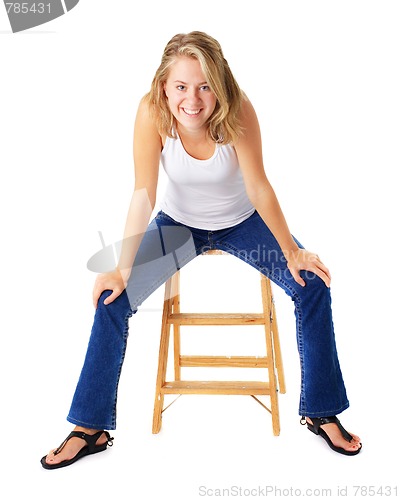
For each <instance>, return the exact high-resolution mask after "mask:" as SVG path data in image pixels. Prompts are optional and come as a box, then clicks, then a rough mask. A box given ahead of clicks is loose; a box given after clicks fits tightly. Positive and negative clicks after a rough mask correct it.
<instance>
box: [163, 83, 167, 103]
mask: <svg viewBox="0 0 401 500" xmlns="http://www.w3.org/2000/svg"><path fill="white" fill-rule="evenodd" d="M163 90H164V95H165V96H166V97H167V99H168V95H167V91H166V82H164V83H163Z"/></svg>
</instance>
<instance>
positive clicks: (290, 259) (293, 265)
mask: <svg viewBox="0 0 401 500" xmlns="http://www.w3.org/2000/svg"><path fill="white" fill-rule="evenodd" d="M285 257H286V259H287V267H288V269H289V270H290V273H291V274H292V276H293V278H294V280H295V281H296V282H297V283H298V284H299V285H301V286H305V281H304V280H303V279H302V278H301V276H300V274H299V272H300V271H309V272H312V273H314V274H316V276H319V278H321V279H322V280H323V281H324V283H325V285H326V286H327V287H329V286H330V282H331V275H330V271H329V270H328V268H327V267H326V266H325V265H324V264H323V262H322V261H321V260H320V259H319V256H318V255H317V254H315V253H312V252H308V250H305V249H303V248H298V250H294V251H291V252H288V253H286V254H285Z"/></svg>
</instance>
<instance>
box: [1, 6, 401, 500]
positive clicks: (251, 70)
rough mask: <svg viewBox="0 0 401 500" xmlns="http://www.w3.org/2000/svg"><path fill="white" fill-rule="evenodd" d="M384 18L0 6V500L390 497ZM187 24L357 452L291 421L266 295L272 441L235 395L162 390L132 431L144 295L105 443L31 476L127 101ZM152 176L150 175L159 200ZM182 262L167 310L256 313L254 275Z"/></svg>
mask: <svg viewBox="0 0 401 500" xmlns="http://www.w3.org/2000/svg"><path fill="white" fill-rule="evenodd" d="M400 22H401V6H400V3H399V2H398V1H389V0H381V1H379V0H377V1H369V0H364V1H356V0H347V1H343V0H337V1H335V2H334V1H325V0H319V1H317V0H316V1H310V0H305V1H303V0H300V1H289V0H285V1H280V2H279V1H255V0H250V1H248V2H244V1H241V2H239V1H236V0H219V1H214V0H203V1H202V2H188V1H187V2H162V1H160V0H154V1H152V2H141V3H139V2H132V1H129V0H125V1H123V0H113V1H105V0H96V1H84V0H82V1H81V2H80V3H79V4H78V5H77V7H75V8H74V9H73V10H72V11H71V12H69V13H68V14H67V15H65V16H63V17H61V18H59V19H56V20H54V21H52V22H51V23H48V24H45V25H42V26H39V27H37V28H33V29H31V30H29V31H26V32H21V33H18V34H13V33H12V32H11V30H10V27H9V23H8V19H7V16H6V12H5V10H4V9H3V8H2V7H1V8H0V57H1V79H0V127H1V129H0V134H1V135H0V138H1V139H0V140H1V148H0V161H1V184H0V204H1V207H0V209H1V238H2V244H1V262H2V271H1V275H0V276H1V285H2V286H1V315H0V318H1V352H2V362H1V365H0V366H1V368H0V369H1V378H0V380H1V396H2V411H1V413H0V415H1V417H0V419H1V420H0V425H1V429H2V438H1V442H2V451H1V459H0V460H1V464H2V465H1V473H2V477H3V479H2V486H3V487H4V488H5V489H7V491H8V493H7V498H10V499H11V498H18V499H20V498H23V496H26V495H29V494H38V495H46V497H48V496H50V495H51V496H55V497H56V498H60V499H66V498H74V497H73V495H74V492H75V491H76V490H77V489H79V490H80V493H79V495H78V496H77V498H84V497H85V496H87V495H90V496H91V497H92V496H93V497H97V498H99V499H103V498H109V497H111V496H113V497H114V495H116V496H117V495H118V497H119V498H137V497H139V498H141V499H146V500H147V499H151V498H152V499H153V498H175V499H185V500H192V499H196V498H202V497H201V496H200V495H199V493H200V492H201V490H200V489H199V488H200V487H201V486H204V487H206V488H209V489H210V491H209V492H208V493H209V495H208V497H209V498H210V497H211V493H212V491H211V490H220V492H221V495H222V489H223V488H231V487H236V488H238V489H237V490H234V489H233V490H231V492H232V496H234V493H235V491H237V496H239V493H238V491H239V488H240V487H241V488H243V496H246V495H248V496H251V495H252V494H253V493H255V491H251V490H252V488H256V489H257V488H259V487H262V488H264V487H266V486H272V487H277V488H282V489H284V488H291V487H292V488H294V489H295V488H299V489H300V491H302V492H305V489H306V488H311V489H312V490H313V489H317V491H315V496H319V493H320V496H323V493H321V490H319V488H327V489H331V495H332V496H335V495H336V494H337V488H338V487H339V486H340V487H341V488H345V487H348V492H347V493H348V496H350V497H351V496H354V494H355V493H356V490H354V489H353V486H363V485H365V486H366V485H367V486H369V485H373V486H374V487H376V488H377V487H379V486H381V485H389V486H393V487H394V486H396V485H397V482H398V480H397V477H396V475H395V465H394V461H395V460H397V458H395V459H394V458H392V451H393V450H395V452H396V453H397V448H398V447H399V436H398V433H397V427H398V415H399V406H400V405H399V383H398V381H399V350H398V345H399V334H400V326H399V309H400V306H399V294H398V281H399V272H400V264H399V262H400V258H399V235H398V229H399V215H400V203H399V181H398V180H396V179H397V177H396V176H397V173H398V172H397V170H399V168H400V159H401V158H400V157H401V154H400V132H401V130H400V129H401V126H400V116H401V100H400V91H399V89H400V88H401V74H400V47H401V31H400V29H399V26H400ZM195 29H196V30H202V31H206V32H208V33H209V34H211V35H212V36H214V37H216V38H217V39H218V40H219V41H220V43H221V44H222V46H223V50H224V53H225V56H226V58H227V59H228V61H229V63H230V65H231V68H232V70H233V72H234V74H235V75H236V78H237V80H238V81H239V83H240V85H241V87H242V88H243V89H244V90H245V91H246V93H247V94H248V96H249V97H250V99H251V101H252V102H253V104H254V106H255V108H256V110H257V112H258V115H259V119H260V124H261V127H262V135H263V141H264V158H265V168H266V171H267V174H268V177H269V179H270V180H271V182H272V184H273V186H274V187H275V190H276V192H277V194H278V197H279V199H280V201H281V205H282V207H283V210H284V212H285V214H286V217H287V220H288V223H289V225H290V228H291V230H292V232H293V234H295V235H296V236H297V237H298V239H300V240H301V242H302V243H303V244H304V245H305V246H306V247H307V248H309V249H310V250H314V251H317V252H318V253H319V255H320V257H321V258H322V259H323V260H324V262H325V263H326V264H327V265H328V266H329V268H330V270H331V272H332V275H333V281H332V295H333V310H334V321H335V326H336V335H337V343H338V349H339V352H340V359H341V364H342V368H343V373H344V377H345V380H346V385H347V389H348V395H349V398H350V401H351V408H350V409H349V410H347V411H346V412H345V413H344V414H343V415H342V416H341V419H342V422H343V423H344V424H345V426H346V427H347V428H348V429H349V430H351V431H354V432H356V433H358V434H359V435H360V436H361V437H362V438H363V444H364V447H363V451H362V453H361V454H360V455H358V456H357V457H343V456H340V455H338V454H335V453H333V452H332V451H331V450H329V448H328V447H327V446H326V445H325V443H324V441H323V440H322V439H320V438H316V437H315V436H313V435H312V434H311V433H309V432H308V431H307V430H306V429H305V428H303V427H301V426H300V425H299V424H298V420H299V418H298V415H297V411H298V388H299V373H298V372H299V362H298V357H297V352H296V345H295V325H294V318H293V312H292V304H291V301H290V300H289V299H288V297H287V296H286V295H285V294H284V292H282V291H281V290H280V289H277V288H276V287H275V288H274V293H275V297H276V302H277V309H278V320H279V328H280V333H281V340H282V347H283V354H284V365H285V372H286V377H287V385H288V387H287V389H288V391H287V394H286V395H282V396H280V410H281V426H282V430H281V435H280V437H273V435H272V431H271V424H270V416H269V415H268V414H267V413H266V412H265V411H264V410H263V409H262V408H261V407H260V406H259V405H258V404H256V403H255V402H254V401H253V400H252V399H251V398H245V397H236V396H235V397H227V396H222V397H217V396H204V397H203V396H183V397H181V398H180V399H179V400H178V401H177V402H176V403H174V405H173V406H172V407H171V408H170V409H169V410H167V412H166V414H165V416H164V420H163V428H162V431H161V433H160V434H158V435H152V433H151V420H152V411H153V398H154V384H155V377H156V363H157V354H158V337H159V328H160V314H161V303H162V292H161V290H159V291H157V292H156V293H155V294H154V295H153V296H152V297H151V298H150V299H149V300H148V301H147V302H146V303H145V304H144V306H143V311H142V313H139V314H137V315H136V317H134V318H133V319H132V323H131V336H130V342H129V346H128V352H127V357H126V362H125V365H124V370H123V374H122V378H121V384H120V394H119V406H118V429H117V430H116V431H115V432H113V435H114V436H115V446H114V447H113V448H112V449H109V450H108V451H107V453H101V454H99V456H95V457H91V458H88V459H85V461H81V462H78V463H77V464H75V465H74V466H72V467H69V468H67V469H62V470H59V471H54V472H53V471H52V472H50V471H44V470H42V467H41V466H40V464H39V459H40V457H41V456H42V455H43V454H45V452H47V451H48V450H49V449H50V448H52V447H55V446H57V445H58V444H59V443H60V442H61V441H62V439H63V438H64V437H65V435H67V434H68V432H69V431H70V427H71V426H70V425H69V424H68V423H67V422H66V421H65V416H66V413H67V411H68V408H69V404H70V400H71V397H72V393H73V390H74V388H75V384H76V381H77V377H78V374H79V370H80V368H81V365H82V361H83V356H84V354H85V350H86V344H87V339H88V336H89V331H90V327H91V322H92V318H93V309H92V305H91V291H92V285H93V280H94V278H95V275H94V274H93V273H91V272H90V271H88V270H87V268H86V262H87V260H88V259H89V257H90V256H91V255H92V254H93V253H95V252H96V251H98V250H99V249H100V240H99V237H98V231H102V234H103V237H104V239H105V241H106V244H109V243H112V242H113V241H116V240H118V239H120V237H121V235H122V230H123V226H124V222H125V215H126V210H127V207H128V203H129V201H130V196H131V192H132V188H133V180H134V179H133V161H132V132H133V122H134V117H135V112H136V107H137V105H138V101H139V99H140V98H141V97H142V95H143V94H144V93H145V92H147V90H148V88H149V85H150V82H151V79H152V77H153V75H154V72H155V70H156V68H157V66H158V65H159V62H160V57H161V54H162V51H163V48H164V46H165V44H166V43H167V41H168V40H169V39H170V38H171V37H172V36H173V35H174V34H176V33H178V32H188V31H191V30H195ZM164 184H165V179H164V177H162V178H161V181H160V196H161V195H162V190H163V187H164ZM202 259H212V261H213V263H212V261H205V260H202ZM202 259H197V260H196V261H195V262H193V263H191V264H190V266H191V267H190V266H188V270H187V274H185V275H184V272H183V280H184V283H187V284H186V285H185V286H186V288H185V289H186V290H187V291H188V289H191V291H192V292H193V293H191V296H190V297H189V298H188V295H186V297H187V298H186V299H185V300H187V301H188V307H189V308H192V310H194V305H195V306H196V304H198V302H199V303H200V304H202V307H207V301H208V300H210V301H211V303H212V304H214V305H215V307H216V308H217V309H219V310H229V309H234V310H239V311H241V310H247V309H248V310H249V309H250V308H252V307H254V308H255V309H257V307H258V303H257V301H258V300H259V293H258V284H257V283H258V276H257V273H255V271H253V270H251V269H250V268H248V267H247V266H245V264H242V263H239V262H237V261H235V260H230V261H227V259H230V258H229V257H227V258H226V257H221V259H223V260H221V261H220V260H218V259H220V257H210V258H209V257H205V258H202ZM216 259H217V260H218V264H217V266H216V264H215V262H216ZM212 266H215V267H212ZM209 272H210V274H209V275H208V273H209ZM218 273H220V274H218ZM233 277H234V278H235V277H237V278H238V279H237V282H236V283H235V281H234V282H230V283H232V284H230V285H229V286H228V287H225V283H226V281H225V280H226V279H228V278H230V280H231V279H233ZM202 279H203V282H202ZM185 280H186V281H185ZM195 283H196V284H197V287H196V289H195V285H194V284H195ZM201 283H203V284H204V285H201ZM202 286H205V288H202ZM220 286H222V287H223V288H219V287H220ZM236 287H237V288H236ZM196 290H198V291H199V292H200V297H199V296H196V298H195V291H196ZM183 293H184V292H183ZM229 293H231V295H229ZM213 294H215V295H213ZM191 298H192V303H191ZM183 300H184V299H183ZM200 333H201V332H200V330H198V331H197V333H196V335H197V336H198V337H197V338H198V340H199V334H200ZM222 334H223V335H225V333H222ZM218 335H220V334H218V333H217V332H216V336H215V337H214V343H215V344H216V345H217V342H219V346H222V347H223V348H226V349H230V348H232V349H234V347H233V345H234V344H233V345H231V343H230V338H231V336H230V335H229V336H228V337H226V341H223V342H220V341H218V340H217V339H218V338H219V337H218ZM254 335H257V334H256V333H254V332H252V333H249V339H251V338H252V339H253V338H254ZM204 338H205V341H206V340H207V338H210V336H207V334H206V332H205V337H204ZM223 338H224V337H223ZM201 344H202V342H201ZM249 345H250V344H248V341H246V342H245V347H242V348H240V347H238V349H239V352H240V353H242V354H243V353H244V352H245V351H246V350H247V349H248V348H249ZM235 348H236V347H235ZM241 349H242V350H241ZM9 487H11V489H8V488H9ZM246 488H248V490H246ZM393 491H394V490H393ZM218 492H219V491H217V494H218ZM344 492H345V490H343V493H344ZM398 492H399V493H400V490H399V489H398ZM276 493H277V492H276ZM285 493H286V492H285V491H284V493H283V495H284V494H285ZM226 495H227V492H226ZM270 496H273V494H271V495H270ZM287 496H288V490H287Z"/></svg>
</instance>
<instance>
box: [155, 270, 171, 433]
mask: <svg viewBox="0 0 401 500" xmlns="http://www.w3.org/2000/svg"><path fill="white" fill-rule="evenodd" d="M171 288H172V279H171V278H170V279H168V280H167V282H166V287H165V294H164V305H163V316H162V326H161V335H160V347H159V364H158V369H157V379H156V394H155V404H154V408H153V425H152V432H153V434H157V433H158V432H160V429H161V425H162V411H163V405H164V394H162V393H161V388H162V387H163V385H164V383H165V382H166V371H167V357H168V344H169V337H170V325H169V324H168V318H169V315H170V314H171V309H172V305H173V297H172V294H171Z"/></svg>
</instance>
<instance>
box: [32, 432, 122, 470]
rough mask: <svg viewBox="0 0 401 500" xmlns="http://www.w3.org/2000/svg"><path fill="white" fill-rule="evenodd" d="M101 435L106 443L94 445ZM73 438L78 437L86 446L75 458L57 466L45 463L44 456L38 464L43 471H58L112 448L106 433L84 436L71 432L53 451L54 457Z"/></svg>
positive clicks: (82, 433)
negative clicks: (81, 459)
mask: <svg viewBox="0 0 401 500" xmlns="http://www.w3.org/2000/svg"><path fill="white" fill-rule="evenodd" d="M102 434H106V437H107V441H106V442H105V443H103V444H99V445H97V444H96V441H97V440H98V439H99V438H100V436H101V435H102ZM73 437H79V438H81V439H84V440H85V441H86V442H87V445H86V446H84V447H83V448H82V449H81V450H80V451H79V452H78V453H77V454H76V455H75V457H73V458H71V459H70V460H63V461H62V462H60V463H58V464H53V465H52V464H48V463H47V462H46V456H47V455H45V456H44V457H43V458H42V459H41V460H40V463H41V464H42V466H43V467H44V468H45V469H59V468H60V467H67V465H71V464H73V463H74V462H76V461H77V460H79V459H80V458H83V457H86V456H87V455H92V454H93V453H99V452H100V451H104V450H105V449H106V448H107V446H113V439H114V438H113V437H111V436H110V434H109V433H108V432H107V431H99V432H96V434H92V435H91V434H86V433H85V432H80V431H72V432H71V433H70V434H69V435H68V436H67V437H66V439H65V440H64V441H63V442H62V443H61V445H60V446H59V447H58V448H57V449H56V450H54V452H53V453H54V455H58V454H59V453H60V451H61V450H62V449H63V448H64V446H65V445H66V444H67V442H68V441H69V440H70V439H71V438H73Z"/></svg>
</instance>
